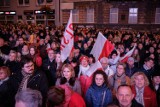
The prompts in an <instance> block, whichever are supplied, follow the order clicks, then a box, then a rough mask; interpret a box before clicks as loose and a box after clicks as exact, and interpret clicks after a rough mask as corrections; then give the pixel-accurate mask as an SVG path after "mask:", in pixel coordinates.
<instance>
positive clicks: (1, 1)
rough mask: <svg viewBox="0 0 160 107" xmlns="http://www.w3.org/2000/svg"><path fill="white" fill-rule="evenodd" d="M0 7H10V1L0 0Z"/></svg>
mask: <svg viewBox="0 0 160 107" xmlns="http://www.w3.org/2000/svg"><path fill="white" fill-rule="evenodd" d="M0 6H10V0H0Z"/></svg>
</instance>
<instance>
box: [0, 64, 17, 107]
mask: <svg viewBox="0 0 160 107" xmlns="http://www.w3.org/2000/svg"><path fill="white" fill-rule="evenodd" d="M9 76H10V70H9V68H8V67H6V66H2V67H0V107H13V104H12V99H14V98H13V96H12V88H11V84H10V78H9Z"/></svg>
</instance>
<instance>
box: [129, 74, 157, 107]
mask: <svg viewBox="0 0 160 107" xmlns="http://www.w3.org/2000/svg"><path fill="white" fill-rule="evenodd" d="M131 85H132V92H133V94H134V95H135V99H136V101H137V102H138V103H140V104H142V105H143V106H144V107H158V106H157V100H156V93H155V92H154V91H152V90H151V88H150V87H149V86H148V85H149V80H148V78H147V76H146V75H145V74H144V73H143V72H136V73H135V74H133V76H132V77H131Z"/></svg>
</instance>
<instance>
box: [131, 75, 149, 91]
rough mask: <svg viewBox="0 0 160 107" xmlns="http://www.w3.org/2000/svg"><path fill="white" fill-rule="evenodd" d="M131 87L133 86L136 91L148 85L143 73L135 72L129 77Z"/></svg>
mask: <svg viewBox="0 0 160 107" xmlns="http://www.w3.org/2000/svg"><path fill="white" fill-rule="evenodd" d="M131 85H134V86H135V87H136V88H138V89H142V88H144V87H145V86H148V85H149V80H148V78H147V76H146V75H145V74H144V73H143V72H136V73H134V74H133V76H132V77H131Z"/></svg>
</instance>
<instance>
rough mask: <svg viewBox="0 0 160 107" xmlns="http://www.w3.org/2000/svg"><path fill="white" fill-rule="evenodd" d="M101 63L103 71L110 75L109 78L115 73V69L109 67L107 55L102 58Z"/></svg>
mask: <svg viewBox="0 0 160 107" xmlns="http://www.w3.org/2000/svg"><path fill="white" fill-rule="evenodd" d="M100 63H101V65H102V68H103V71H104V72H105V73H106V75H107V76H108V79H109V78H110V77H111V76H113V75H114V71H113V70H112V69H111V68H110V67H109V65H108V58H107V57H103V58H101V59H100Z"/></svg>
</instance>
